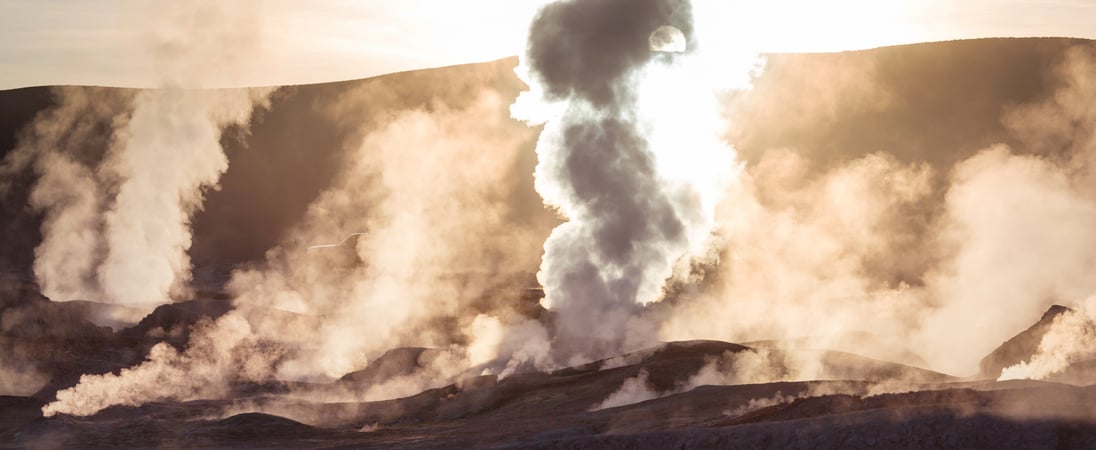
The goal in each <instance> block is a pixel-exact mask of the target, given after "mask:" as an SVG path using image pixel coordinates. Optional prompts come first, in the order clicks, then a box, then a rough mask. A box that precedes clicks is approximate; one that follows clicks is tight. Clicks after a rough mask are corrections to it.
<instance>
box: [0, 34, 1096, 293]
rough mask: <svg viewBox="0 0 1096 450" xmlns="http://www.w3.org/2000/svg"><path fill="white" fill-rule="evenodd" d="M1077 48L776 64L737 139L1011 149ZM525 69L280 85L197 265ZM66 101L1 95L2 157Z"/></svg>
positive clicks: (22, 229) (6, 202)
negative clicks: (1010, 114) (378, 147)
mask: <svg viewBox="0 0 1096 450" xmlns="http://www.w3.org/2000/svg"><path fill="white" fill-rule="evenodd" d="M1076 45H1094V43H1093V41H1086V40H1078V39H1058V38H1046V39H980V40H970V41H953V42H941V43H929V44H916V45H906V46H898V47H886V48H879V49H874V50H865V51H856V52H844V53H826V54H780V55H771V56H770V57H769V59H768V65H767V70H766V71H765V72H764V73H763V74H762V75H761V76H760V78H759V79H757V81H756V88H755V89H754V90H753V91H752V92H750V93H748V94H745V95H744V96H743V97H742V98H741V99H740V100H741V101H740V102H738V103H737V106H736V107H734V108H733V109H732V110H731V111H730V112H729V113H730V114H731V118H732V119H733V123H734V126H733V128H732V129H731V130H730V131H729V133H728V137H729V138H730V140H731V141H732V142H733V143H734V144H735V146H736V147H737V149H738V151H739V153H740V155H741V156H742V158H743V159H744V160H746V161H747V162H750V163H752V162H756V160H757V158H759V157H760V155H761V154H762V153H763V152H764V151H766V150H768V149H771V148H777V147H787V148H794V149H796V150H797V151H798V152H799V153H800V154H802V155H806V156H807V157H808V158H811V159H813V160H815V161H818V162H821V163H822V164H821V166H820V167H824V166H825V165H826V164H831V163H832V164H836V163H839V162H840V161H845V160H848V159H851V158H855V157H858V156H862V155H864V154H868V153H871V152H875V151H878V150H885V151H888V152H890V153H893V154H894V155H895V156H896V157H898V158H899V159H901V160H909V161H925V162H928V163H931V164H934V165H947V164H951V163H954V162H955V161H956V160H958V159H961V158H963V157H965V156H969V155H970V154H972V153H973V152H974V151H976V150H978V149H981V148H984V147H985V146H987V145H990V144H993V143H997V142H1002V141H1004V142H1008V137H1007V135H1006V134H1005V133H1004V130H1003V126H1002V125H1001V120H1000V115H1001V112H1002V111H1003V110H1004V109H1005V108H1006V107H1008V106H1009V105H1014V104H1018V103H1023V102H1028V101H1032V100H1034V99H1038V98H1041V97H1043V96H1046V95H1047V94H1048V93H1049V92H1051V91H1052V90H1053V89H1054V88H1055V86H1054V85H1053V83H1052V79H1053V78H1052V73H1051V68H1052V67H1053V66H1054V64H1055V63H1056V62H1057V61H1060V60H1061V59H1062V57H1063V55H1064V52H1065V51H1066V50H1067V49H1068V48H1070V47H1072V46H1076ZM515 64H516V59H515V58H509V59H504V60H500V61H495V62H488V63H482V64H469V65H462V66H454V67H446V68H440V69H430V70H422V71H414V72H406V73H397V74H391V75H386V76H382V77H376V78H370V79H365V80H357V81H346V82H338V83H327V84H316V85H304V86H291V87H283V88H280V89H278V90H277V92H275V94H274V95H273V97H272V106H271V108H270V110H268V111H261V112H259V113H258V114H257V115H256V116H255V118H254V120H253V124H252V127H251V130H250V133H239V132H233V131H232V130H229V132H227V133H226V134H225V136H224V137H223V139H222V141H223V144H224V145H225V147H226V151H227V155H228V157H229V160H230V166H229V169H228V172H227V173H225V175H224V177H223V178H222V180H221V189H220V190H216V191H211V192H209V193H208V199H207V201H206V203H205V208H204V210H203V211H200V212H198V213H197V215H196V216H195V218H194V244H193V247H192V249H191V256H192V259H193V261H194V263H195V264H196V265H198V266H218V265H231V264H236V263H240V262H247V261H254V260H257V259H260V258H262V256H263V254H264V252H265V251H266V250H267V249H268V248H270V247H271V246H272V245H274V244H275V243H277V242H278V241H279V239H281V238H282V237H283V235H284V234H285V232H286V231H287V230H288V228H289V227H290V226H291V225H292V224H293V223H295V222H296V221H297V220H298V219H299V218H300V217H301V215H302V214H303V212H304V210H305V208H306V207H307V206H308V204H309V203H310V202H311V201H312V200H313V199H315V198H316V196H317V195H318V194H319V193H320V192H321V191H322V190H323V189H324V188H325V187H327V183H329V181H330V179H331V176H332V175H333V174H334V173H335V171H336V170H337V168H338V167H339V166H340V165H341V164H344V161H343V160H342V156H343V155H344V154H345V153H346V152H345V150H346V149H347V148H349V146H356V145H358V144H359V143H360V141H361V138H362V136H363V135H364V134H366V133H368V132H369V131H370V130H371V129H375V127H376V126H378V124H380V123H383V121H384V120H385V118H386V117H390V116H391V115H392V114H395V113H396V112H398V111H406V110H412V109H426V110H430V109H432V108H435V107H437V106H438V105H447V106H450V107H460V106H461V105H462V104H467V103H468V102H471V101H473V100H474V99H475V98H476V96H477V95H478V94H479V93H480V92H482V91H484V90H490V91H494V92H497V93H499V94H500V95H501V96H502V97H503V98H507V99H509V98H514V97H516V96H517V94H518V93H519V92H520V91H521V90H522V89H523V84H522V83H521V81H520V80H518V78H517V77H516V76H515V75H514V73H513V70H512V69H513V67H514V65H515ZM363 92H367V93H368V95H362V93H363ZM54 101H55V99H54V98H53V96H52V95H51V94H50V89H49V88H27V89H17V90H9V91H0V158H2V157H5V156H6V155H7V154H8V153H9V152H10V151H11V149H12V148H13V147H14V146H15V145H16V143H17V136H18V135H19V133H20V130H21V129H23V127H25V126H26V125H27V124H28V123H29V122H30V121H31V120H32V119H33V118H34V117H35V115H36V114H37V113H39V112H41V111H43V110H45V109H47V108H49V107H50V106H51V105H53V104H54ZM498 113H499V114H508V111H506V110H504V109H502V108H500V111H499V112H498ZM106 141H107V139H104V142H106ZM534 144H535V142H534V140H532V139H530V141H529V142H528V151H527V152H524V153H523V157H522V159H521V160H520V161H519V163H518V164H517V165H516V166H515V167H514V168H513V171H512V172H513V177H515V178H516V179H519V180H520V183H519V184H518V185H519V186H520V192H515V194H514V196H513V198H512V201H513V202H514V208H515V211H519V212H520V214H524V215H541V216H544V217H549V216H550V213H548V212H546V211H544V209H543V208H541V207H540V205H541V203H540V199H539V197H538V196H537V195H536V193H535V192H534V191H533V189H532V176H531V174H532V171H533V167H534V165H535V154H534V152H533V147H534ZM103 145H105V144H103ZM9 181H11V183H10V184H11V185H12V186H13V188H12V189H10V190H8V191H7V192H6V193H5V192H3V191H0V205H2V206H0V248H2V249H4V250H3V252H0V270H9V271H10V270H15V271H22V272H28V271H29V270H30V264H31V261H32V259H33V249H34V247H35V246H36V245H37V244H38V242H39V240H40V239H41V238H40V236H39V232H38V227H39V220H40V217H38V216H37V215H35V214H33V213H32V211H30V210H29V209H28V208H27V206H26V205H27V193H28V192H29V186H30V183H32V182H33V177H32V176H31V174H23V175H22V176H20V177H18V179H16V180H9ZM548 220H551V219H550V218H549V219H548ZM530 223H537V222H536V221H530ZM546 232H547V230H545V233H546ZM526 269H528V270H529V271H535V268H526Z"/></svg>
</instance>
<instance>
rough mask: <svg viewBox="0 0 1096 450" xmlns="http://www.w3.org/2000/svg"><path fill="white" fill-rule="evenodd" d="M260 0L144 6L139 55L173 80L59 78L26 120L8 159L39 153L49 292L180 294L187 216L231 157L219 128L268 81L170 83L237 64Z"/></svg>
mask: <svg viewBox="0 0 1096 450" xmlns="http://www.w3.org/2000/svg"><path fill="white" fill-rule="evenodd" d="M149 6H151V5H149ZM254 7H256V5H255V4H254V3H253V2H238V3H233V4H232V5H229V6H225V5H223V4H222V3H220V2H212V1H204V2H187V3H186V4H179V3H172V4H171V5H167V6H166V7H162V8H161V7H159V6H157V7H155V8H154V10H155V14H151V15H148V16H142V17H144V19H142V20H143V21H145V22H142V26H143V27H145V29H146V35H147V36H146V38H147V40H146V43H147V48H146V49H145V50H146V51H147V54H144V55H138V57H142V56H143V57H147V58H148V60H149V61H152V64H153V65H155V66H156V67H157V70H158V73H159V74H160V79H161V83H162V85H163V86H167V87H165V88H162V89H155V90H143V91H138V92H131V91H122V90H109V91H108V90H103V89H93V88H60V89H58V90H57V91H56V99H57V101H58V106H57V107H55V108H54V109H52V110H51V111H50V112H48V113H45V114H43V115H41V116H39V117H38V118H37V119H36V121H35V123H34V124H32V125H31V126H30V127H29V130H28V132H27V133H26V134H25V135H24V136H23V139H22V140H21V144H20V145H21V147H20V148H21V150H20V151H17V152H14V153H13V154H12V156H9V160H10V161H9V164H7V165H8V166H16V165H19V161H16V160H22V161H24V163H25V161H33V166H34V168H35V172H36V173H37V174H38V181H37V183H36V184H35V187H34V188H33V191H32V194H31V197H30V203H31V206H32V207H34V208H35V209H36V210H38V211H40V212H42V213H43V215H44V222H43V225H42V234H43V240H42V243H41V244H40V245H39V246H38V248H37V249H36V251H35V263H34V270H35V275H36V277H37V278H38V281H39V284H40V285H41V286H42V289H43V292H44V293H45V294H46V295H47V296H49V297H50V298H53V299H54V300H71V299H78V298H79V299H93V300H102V301H107V302H111V303H117V304H125V305H133V306H142V307H151V306H155V305H157V304H162V303H166V302H169V301H171V300H172V299H173V298H176V297H177V296H178V295H179V294H181V293H182V290H183V289H184V288H185V286H186V283H187V282H188V281H189V278H190V275H189V274H190V262H189V259H188V257H187V250H188V249H189V247H190V242H191V232H190V219H191V217H192V215H193V213H194V212H195V211H196V210H198V209H200V208H201V205H202V201H203V192H204V191H205V190H207V189H211V188H214V187H216V185H217V182H218V180H219V178H220V176H221V174H222V173H224V171H225V170H226V168H227V159H226V158H225V155H224V152H223V150H222V148H221V145H220V139H221V133H222V130H223V129H225V128H226V127H229V126H236V127H244V128H245V129H246V126H247V125H248V121H249V119H250V116H251V113H252V110H253V108H254V107H255V105H260V106H261V105H265V101H266V98H267V96H268V95H269V94H270V92H272V89H265V88H264V89H250V90H249V89H231V90H201V91H198V90H184V89H180V88H177V87H173V86H179V85H182V84H187V83H188V82H189V81H190V80H193V79H195V78H198V75H197V74H196V72H200V71H209V70H211V69H210V68H211V67H216V70H218V71H222V72H225V73H232V71H233V67H234V66H237V65H239V61H242V60H245V59H246V57H247V55H248V52H249V51H252V50H254V47H255V45H256V40H257V39H258V37H257V36H259V35H261V34H262V32H263V30H262V26H261V24H256V23H253V21H252V20H251V19H250V17H251V16H250V15H249V14H248V12H249V11H253V8H254ZM249 8H251V9H249ZM149 18H151V19H152V20H147V19H149ZM92 135H94V136H92ZM101 136H111V138H110V140H109V142H102V140H103V139H102V137H101ZM103 149H107V150H106V151H105V152H104V151H103Z"/></svg>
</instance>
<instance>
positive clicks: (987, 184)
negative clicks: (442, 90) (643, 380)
mask: <svg viewBox="0 0 1096 450" xmlns="http://www.w3.org/2000/svg"><path fill="white" fill-rule="evenodd" d="M1092 53H1093V52H1092V50H1091V49H1089V48H1085V47H1082V48H1077V49H1074V50H1071V51H1069V52H1068V53H1067V54H1066V55H1065V57H1064V59H1063V60H1062V62H1061V64H1060V65H1059V66H1058V67H1057V68H1055V69H1054V72H1053V74H1054V75H1055V76H1054V77H1052V79H1055V80H1056V83H1057V85H1058V90H1057V91H1056V92H1054V93H1053V94H1052V95H1051V96H1050V97H1049V98H1048V99H1045V100H1037V101H1035V102H1034V103H1031V104H1026V105H1020V106H1015V107H1011V108H1009V109H1007V110H1005V111H1004V113H1003V117H1002V118H1003V122H1004V123H1005V125H1006V129H1007V131H1008V133H1009V135H1010V137H1012V138H1013V139H1014V142H1019V144H1017V145H1020V146H1022V147H1017V148H1010V147H1008V146H1005V145H996V146H992V147H989V148H985V149H982V150H981V151H978V152H976V153H974V154H970V155H964V156H963V157H962V158H957V159H958V162H957V163H956V164H954V165H943V164H932V163H930V162H929V161H918V160H916V159H914V160H900V159H898V158H896V157H895V156H892V155H891V154H888V153H887V152H886V149H885V148H884V149H881V150H880V151H879V152H876V153H874V154H870V155H867V156H860V157H855V158H847V159H845V160H844V161H842V160H840V159H838V158H836V157H835V155H827V156H826V158H825V159H824V160H822V161H819V160H818V159H809V158H808V157H805V156H803V155H801V154H799V153H797V152H796V151H795V149H782V148H770V149H768V150H765V151H763V152H761V153H760V154H759V155H756V163H753V164H751V165H750V166H748V167H746V168H745V169H744V172H743V175H742V176H741V177H740V178H739V179H738V181H737V182H736V183H735V184H733V185H732V186H731V188H730V190H729V192H728V195H727V200H726V201H725V203H724V204H723V205H721V209H720V211H721V212H720V219H719V222H720V224H721V225H722V227H721V239H722V245H723V251H722V252H721V254H720V259H719V266H718V268H717V269H714V270H712V271H711V272H710V273H709V278H708V285H707V286H706V287H705V288H704V292H702V293H693V294H690V295H687V296H686V297H687V298H683V299H682V300H681V301H677V302H675V303H674V305H673V307H672V308H671V309H672V312H670V313H668V314H667V318H666V319H665V320H663V321H662V322H661V324H660V326H661V336H662V337H663V339H668V340H679V339H690V338H710V339H712V338H714V339H726V340H732V341H744V340H752V339H777V340H783V341H785V342H786V343H789V344H794V345H796V346H799V347H804V346H807V347H813V348H827V347H828V348H837V349H841V350H846V351H850V352H855V353H861V354H866V355H869V356H872V357H876V358H881V359H887V360H892V361H899V362H904V363H907V364H913V365H916V366H921V367H930V368H933V369H936V370H941V371H945V372H948V373H954V374H960V375H966V374H970V373H972V372H973V370H974V368H975V367H977V363H978V360H979V358H981V357H982V356H984V355H985V354H987V353H988V352H989V351H990V350H992V349H993V348H994V347H995V346H997V345H999V344H1000V343H1001V342H1003V341H1005V340H1006V339H1008V338H1009V337H1011V336H1012V335H1014V334H1015V333H1017V332H1018V331H1020V330H1022V329H1023V328H1025V327H1026V326H1028V325H1030V323H1031V322H1032V320H1033V318H1037V317H1038V316H1039V315H1040V314H1041V313H1042V311H1044V310H1045V309H1046V308H1048V307H1049V306H1050V305H1052V304H1054V303H1056V302H1065V303H1067V304H1068V303H1069V302H1075V301H1077V300H1078V299H1084V298H1087V297H1088V296H1089V295H1091V293H1092V292H1093V290H1094V289H1096V280H1093V279H1092V277H1091V276H1090V275H1089V274H1091V273H1092V271H1093V269H1096V267H1093V261H1096V254H1094V253H1093V251H1092V249H1093V248H1096V247H1094V246H1093V244H1096V242H1094V239H1096V234H1094V233H1093V232H1092V230H1093V229H1096V228H1093V227H1096V201H1094V200H1093V199H1094V196H1093V195H1092V194H1093V191H1092V187H1091V186H1093V184H1092V182H1091V175H1090V173H1091V170H1090V169H1089V168H1090V167H1091V158H1092V155H1093V154H1094V152H1093V150H1094V148H1096V146H1094V145H1093V144H1094V140H1093V131H1092V129H1093V124H1096V120H1093V119H1096V117H1093V116H1092V112H1091V108H1089V107H1088V106H1087V105H1089V104H1091V102H1092V100H1093V99H1094V98H1096V89H1093V86H1092V83H1091V77H1092V74H1093V73H1096V71H1094V70H1093V68H1094V67H1096V64H1094V63H1093V61H1096V59H1094V58H1093V54H1092ZM865 76H870V74H866V75H865ZM868 85H869V86H870V85H871V83H870V82H869V83H868ZM869 97H874V98H880V99H885V98H887V96H886V94H885V93H883V94H880V96H869ZM875 107H885V103H883V104H876V106H873V108H875ZM743 132H747V133H748V130H743Z"/></svg>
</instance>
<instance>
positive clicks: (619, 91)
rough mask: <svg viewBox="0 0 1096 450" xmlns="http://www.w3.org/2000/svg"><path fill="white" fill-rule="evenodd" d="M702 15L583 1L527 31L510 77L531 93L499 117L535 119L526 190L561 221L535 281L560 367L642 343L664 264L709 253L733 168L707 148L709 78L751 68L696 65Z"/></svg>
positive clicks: (554, 9)
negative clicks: (551, 314) (549, 316)
mask: <svg viewBox="0 0 1096 450" xmlns="http://www.w3.org/2000/svg"><path fill="white" fill-rule="evenodd" d="M698 3H699V2H698ZM696 10H699V11H696ZM703 12H704V11H703V8H702V7H701V6H699V5H696V4H694V5H690V4H689V2H685V1H675V0H666V1H658V0H650V1H642V2H631V1H602V0H592V1H576V2H557V3H553V4H550V5H548V6H546V7H545V8H543V9H542V10H541V11H540V12H539V13H538V15H537V17H536V18H535V19H534V21H533V25H532V27H531V29H530V32H529V45H528V51H527V53H526V54H525V55H523V57H522V67H521V68H519V75H521V76H522V78H523V79H525V80H526V82H527V83H528V84H529V85H530V91H529V92H527V93H525V94H523V95H522V96H521V97H520V98H519V99H518V101H517V102H516V103H515V104H514V105H513V107H512V109H511V110H512V112H513V114H514V116H515V117H517V118H520V119H523V120H526V121H528V122H530V123H545V126H544V130H543V132H542V133H541V136H540V140H539V142H538V144H537V156H538V164H537V169H536V172H535V177H536V188H537V192H539V193H540V194H541V196H542V197H543V198H544V201H545V204H547V205H549V206H551V207H553V208H555V209H556V210H557V211H558V212H559V213H560V215H562V216H563V217H564V218H565V219H566V222H565V223H564V224H562V225H560V226H559V227H557V228H556V229H555V230H554V231H553V232H552V234H551V236H550V237H549V238H548V240H547V242H545V244H544V256H543V259H542V262H541V270H540V272H539V273H538V275H537V276H538V280H539V281H540V283H541V284H542V285H543V286H544V289H545V295H546V297H545V300H544V305H545V306H546V307H548V308H549V309H551V310H553V311H555V312H556V313H558V314H559V318H560V320H559V322H558V326H557V330H556V331H557V335H556V336H555V339H556V343H557V347H558V348H557V351H558V352H559V353H560V357H562V358H572V359H573V360H575V361H577V360H582V359H592V358H597V357H602V356H609V355H612V354H617V353H619V352H621V351H623V350H634V349H636V348H639V347H641V346H644V345H649V344H651V343H652V342H653V340H654V337H655V336H654V332H653V326H652V324H650V323H648V322H647V321H646V319H644V318H643V317H642V310H643V305H646V304H649V303H652V302H656V301H658V300H660V299H661V298H662V297H663V289H664V285H665V284H666V281H667V280H668V279H669V278H671V277H672V276H674V273H675V265H676V266H677V267H678V268H679V269H680V268H682V267H686V268H687V267H688V266H689V264H690V262H691V261H692V260H693V259H694V258H697V257H701V256H704V255H706V254H707V249H708V246H709V244H710V242H709V241H710V238H711V233H712V231H713V230H714V228H715V216H714V213H715V206H716V204H717V203H718V202H719V199H720V197H721V195H722V193H723V190H724V186H725V184H726V183H727V182H729V181H730V180H731V178H732V177H733V176H734V173H735V171H736V166H735V163H734V151H733V149H731V148H730V147H729V146H727V145H726V144H725V143H724V142H722V141H721V140H720V139H719V133H720V132H721V130H723V129H724V128H725V124H723V123H722V120H721V117H720V114H719V105H718V102H717V100H716V95H715V94H716V93H717V92H718V90H719V89H720V88H724V87H726V86H725V84H723V83H725V81H724V80H720V81H722V82H723V83H712V82H711V80H714V79H718V78H719V76H720V75H725V74H727V72H733V71H735V70H738V71H740V72H741V73H740V74H739V76H740V77H741V76H743V74H745V73H747V72H748V71H749V69H750V68H751V67H752V62H751V63H748V64H745V65H737V66H736V65H733V64H732V65H731V67H730V68H728V65H727V61H728V60H730V61H732V62H733V63H739V62H741V60H740V59H739V58H736V55H734V54H731V55H724V56H727V57H728V59H726V60H722V61H719V62H718V63H716V60H714V59H709V58H707V57H705V53H704V52H703V51H701V50H702V49H703V48H704V47H696V46H698V45H699V46H703V45H705V44H706V43H705V42H704V41H703V40H702V36H701V33H700V32H701V31H704V29H703V28H700V27H697V25H696V24H695V23H694V20H693V18H694V17H695V16H699V14H702V13H703ZM591 42H597V43H598V44H597V45H590V43H591ZM690 47H696V48H690ZM654 50H658V51H657V52H656V51H654ZM675 52H684V53H675ZM715 53H716V52H715V51H713V52H711V53H709V54H710V55H714V54H715ZM747 61H750V60H747ZM708 77H711V78H708ZM732 79H737V78H732ZM679 273H680V270H679Z"/></svg>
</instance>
